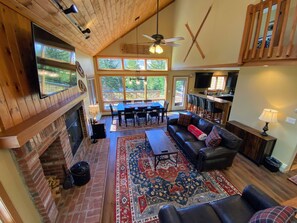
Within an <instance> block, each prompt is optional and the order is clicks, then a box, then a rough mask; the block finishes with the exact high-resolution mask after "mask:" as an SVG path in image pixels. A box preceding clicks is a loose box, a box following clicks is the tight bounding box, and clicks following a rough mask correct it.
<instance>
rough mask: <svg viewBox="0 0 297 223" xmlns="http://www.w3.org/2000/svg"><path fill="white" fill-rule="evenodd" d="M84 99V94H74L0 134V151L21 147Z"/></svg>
mask: <svg viewBox="0 0 297 223" xmlns="http://www.w3.org/2000/svg"><path fill="white" fill-rule="evenodd" d="M85 97H86V93H79V94H76V95H74V96H72V97H70V98H68V99H66V100H64V101H62V102H60V103H58V104H56V105H54V106H52V107H50V108H48V109H46V110H44V111H42V112H40V113H39V114H37V115H35V116H33V117H31V118H29V119H27V120H26V121H24V122H22V123H20V124H18V125H16V126H14V127H12V128H10V129H7V130H6V131H3V132H1V133H0V149H13V148H19V147H21V146H23V145H24V144H25V143H26V142H27V141H29V140H30V139H31V138H32V137H33V136H35V135H36V134H37V133H39V132H40V131H42V130H43V129H44V128H46V127H47V126H48V125H49V124H51V123H53V122H54V121H55V120H56V119H58V118H59V117H61V116H62V115H63V114H65V113H66V112H67V111H68V110H70V109H71V108H72V107H73V106H75V105H76V104H78V103H79V102H80V101H82V100H83V99H84V98H85Z"/></svg>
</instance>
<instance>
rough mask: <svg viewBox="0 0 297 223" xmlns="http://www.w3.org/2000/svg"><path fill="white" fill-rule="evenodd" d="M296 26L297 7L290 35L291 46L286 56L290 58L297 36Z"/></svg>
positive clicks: (296, 7)
mask: <svg viewBox="0 0 297 223" xmlns="http://www.w3.org/2000/svg"><path fill="white" fill-rule="evenodd" d="M296 26H297V5H296V6H295V14H294V20H293V24H292V29H291V33H290V41H289V46H288V48H287V53H286V56H287V57H289V56H290V54H291V51H292V48H293V45H294V36H295V32H296Z"/></svg>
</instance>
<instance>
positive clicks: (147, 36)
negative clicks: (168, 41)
mask: <svg viewBox="0 0 297 223" xmlns="http://www.w3.org/2000/svg"><path fill="white" fill-rule="evenodd" d="M143 36H144V37H146V38H148V39H150V40H152V41H155V39H154V38H153V37H151V36H149V35H146V34H143Z"/></svg>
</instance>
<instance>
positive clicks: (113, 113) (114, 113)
mask: <svg viewBox="0 0 297 223" xmlns="http://www.w3.org/2000/svg"><path fill="white" fill-rule="evenodd" d="M109 108H110V113H111V119H112V121H113V117H114V116H118V112H117V111H114V110H113V107H112V105H111V104H109Z"/></svg>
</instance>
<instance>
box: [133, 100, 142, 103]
mask: <svg viewBox="0 0 297 223" xmlns="http://www.w3.org/2000/svg"><path fill="white" fill-rule="evenodd" d="M142 102H143V100H134V103H142Z"/></svg>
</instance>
